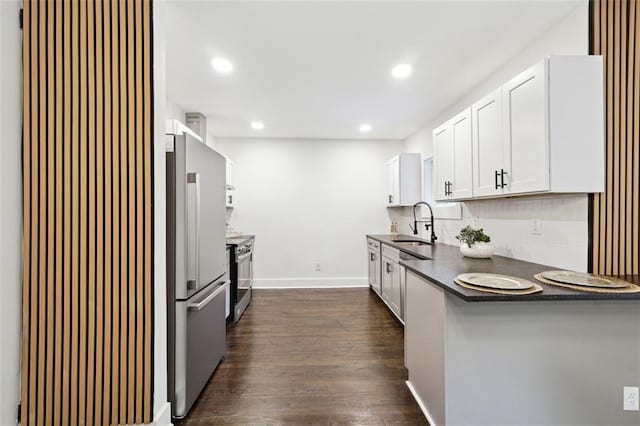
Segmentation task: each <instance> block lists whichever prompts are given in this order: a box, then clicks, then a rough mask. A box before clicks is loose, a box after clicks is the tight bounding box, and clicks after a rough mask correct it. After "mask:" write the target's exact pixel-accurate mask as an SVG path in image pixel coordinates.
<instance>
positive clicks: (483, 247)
mask: <svg viewBox="0 0 640 426" xmlns="http://www.w3.org/2000/svg"><path fill="white" fill-rule="evenodd" d="M460 252H461V253H462V254H463V255H464V256H467V257H473V258H476V259H487V258H489V257H491V256H492V255H493V244H491V243H473V244H472V245H471V247H469V245H467V243H462V244H461V245H460Z"/></svg>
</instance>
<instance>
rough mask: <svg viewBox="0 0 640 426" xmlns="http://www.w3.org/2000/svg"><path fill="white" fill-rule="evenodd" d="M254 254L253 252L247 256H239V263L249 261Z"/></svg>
mask: <svg viewBox="0 0 640 426" xmlns="http://www.w3.org/2000/svg"><path fill="white" fill-rule="evenodd" d="M252 254H253V252H251V251H250V252H248V253H246V254H241V255H240V256H238V261H237V263H242V262H244V261H245V260H247V259H249V258H250V257H251V255H252Z"/></svg>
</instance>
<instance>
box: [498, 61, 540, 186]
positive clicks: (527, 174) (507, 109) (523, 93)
mask: <svg viewBox="0 0 640 426" xmlns="http://www.w3.org/2000/svg"><path fill="white" fill-rule="evenodd" d="M545 68H546V61H542V62H540V63H538V64H537V65H535V66H533V67H531V68H529V69H528V70H526V71H525V72H523V73H521V74H520V75H518V76H517V77H515V78H514V79H512V80H511V81H509V82H508V83H507V84H505V85H504V86H503V90H502V96H503V98H502V104H503V108H504V109H503V118H504V142H505V152H504V156H505V159H504V164H505V166H506V169H508V170H509V172H510V173H509V175H508V176H507V177H508V179H507V177H505V183H508V187H507V188H506V189H507V190H508V191H509V192H511V193H522V192H534V191H546V190H548V189H549V138H548V128H547V113H548V111H547V96H546V94H547V82H546V72H545Z"/></svg>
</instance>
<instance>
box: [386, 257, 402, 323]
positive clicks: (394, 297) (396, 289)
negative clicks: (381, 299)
mask: <svg viewBox="0 0 640 426" xmlns="http://www.w3.org/2000/svg"><path fill="white" fill-rule="evenodd" d="M391 275H392V279H391V299H390V300H389V304H390V305H391V310H392V311H393V312H395V314H396V315H397V316H398V318H402V308H401V306H402V305H401V302H400V300H401V299H400V295H401V292H400V265H399V264H397V263H392V264H391Z"/></svg>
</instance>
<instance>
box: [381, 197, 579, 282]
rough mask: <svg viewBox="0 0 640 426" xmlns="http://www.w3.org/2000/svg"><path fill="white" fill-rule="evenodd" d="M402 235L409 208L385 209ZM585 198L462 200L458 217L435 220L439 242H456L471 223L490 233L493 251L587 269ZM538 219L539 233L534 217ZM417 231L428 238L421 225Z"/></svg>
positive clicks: (538, 261) (549, 263)
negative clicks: (534, 232)
mask: <svg viewBox="0 0 640 426" xmlns="http://www.w3.org/2000/svg"><path fill="white" fill-rule="evenodd" d="M388 211H389V218H390V220H391V221H396V222H398V224H399V229H400V232H401V233H407V234H408V233H410V232H411V231H410V229H409V226H408V225H409V224H410V223H412V221H413V212H412V210H411V208H403V209H388ZM587 215H588V196H587V195H586V194H571V195H549V196H535V197H523V198H502V199H493V200H477V201H468V202H465V203H463V207H462V220H443V219H441V220H436V234H437V235H438V241H439V242H444V243H446V244H453V245H458V241H457V240H456V239H455V236H456V235H457V234H458V232H459V231H460V229H461V228H463V227H465V226H467V225H471V226H479V227H481V228H484V230H485V232H486V233H487V234H488V235H489V236H491V240H492V242H493V244H494V247H495V252H496V254H499V255H502V256H507V257H512V258H515V259H522V260H526V261H529V262H536V263H542V264H545V265H549V266H553V267H556V268H562V269H572V270H577V271H586V270H587V248H588V216H587ZM534 219H540V221H541V230H542V232H541V235H534V234H533V233H532V232H533V220H534ZM420 235H421V236H422V237H424V238H426V237H428V233H427V232H426V231H425V229H424V226H421V227H420Z"/></svg>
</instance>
